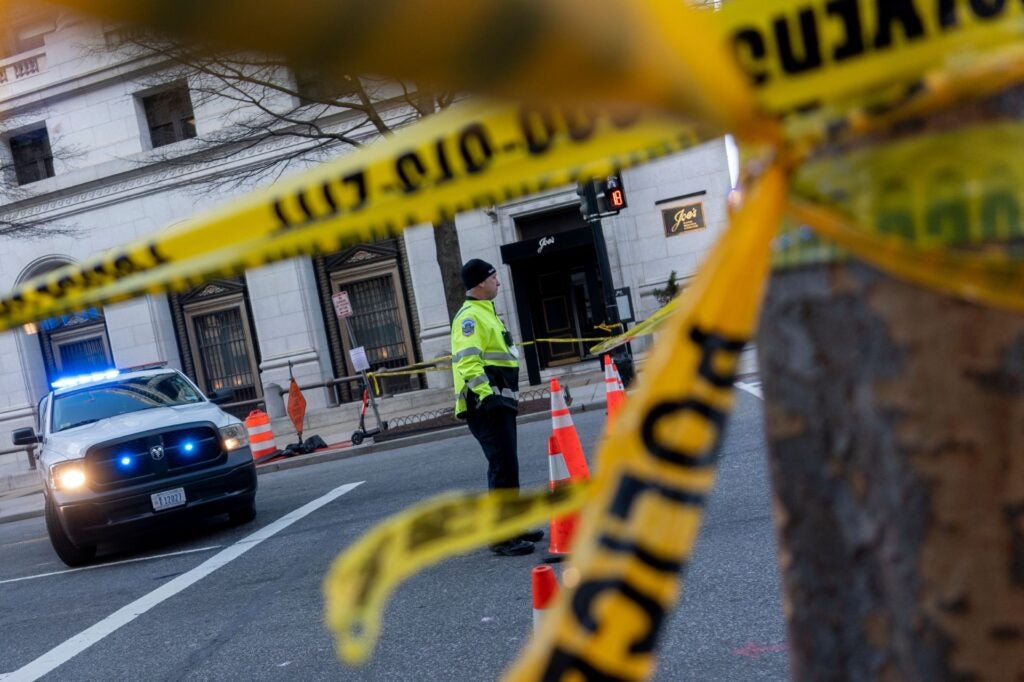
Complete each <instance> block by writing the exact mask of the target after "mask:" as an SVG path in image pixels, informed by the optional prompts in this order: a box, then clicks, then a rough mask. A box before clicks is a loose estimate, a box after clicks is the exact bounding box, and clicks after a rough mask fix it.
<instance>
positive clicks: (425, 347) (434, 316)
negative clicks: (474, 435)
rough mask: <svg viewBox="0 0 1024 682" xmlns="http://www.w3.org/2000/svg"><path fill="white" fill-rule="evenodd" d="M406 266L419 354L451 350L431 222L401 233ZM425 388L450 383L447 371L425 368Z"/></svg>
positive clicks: (428, 355) (432, 355)
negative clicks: (415, 318) (407, 264)
mask: <svg viewBox="0 0 1024 682" xmlns="http://www.w3.org/2000/svg"><path fill="white" fill-rule="evenodd" d="M403 239H405V247H406V252H407V253H408V254H409V269H410V270H411V272H410V275H411V277H412V282H413V287H414V288H415V291H416V311H415V313H416V315H417V317H418V318H419V325H420V357H422V358H423V360H424V361H429V360H431V359H433V358H436V357H438V356H441V355H448V354H449V353H450V352H451V341H450V340H449V330H450V328H451V327H450V325H451V321H450V320H449V319H448V307H447V305H446V304H445V300H444V283H443V282H442V281H441V268H440V267H438V265H437V260H436V259H435V258H434V253H435V252H434V229H433V228H432V227H431V226H430V225H420V226H417V227H413V228H409V229H407V230H406V231H405V234H404V236H403ZM426 378H427V387H428V388H445V387H449V386H452V377H451V374H450V373H448V372H427V374H426Z"/></svg>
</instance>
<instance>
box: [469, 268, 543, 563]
mask: <svg viewBox="0 0 1024 682" xmlns="http://www.w3.org/2000/svg"><path fill="white" fill-rule="evenodd" d="M461 274H462V284H463V285H464V286H465V288H466V302H465V303H464V304H463V305H462V308H461V309H460V310H459V312H458V313H456V315H455V319H454V320H453V321H452V333H451V337H452V374H453V375H454V377H455V416H456V417H458V418H459V419H465V420H466V422H467V423H468V425H469V430H470V432H471V433H472V434H473V437H474V438H476V439H477V441H478V442H479V443H480V447H481V448H483V451H484V456H485V457H487V487H489V488H490V489H492V490H494V489H496V488H512V489H518V488H519V454H518V449H517V446H516V414H517V412H518V409H519V352H518V350H517V349H516V347H515V345H514V344H513V343H512V335H511V334H509V333H508V331H507V330H506V329H505V325H504V324H502V322H501V320H500V319H499V318H498V314H497V312H495V309H494V298H495V297H496V296H497V295H498V287H499V286H501V285H500V284H499V282H498V273H497V272H496V271H495V269H494V266H493V265H491V264H490V263H487V262H485V261H482V260H480V259H478V258H474V259H472V260H470V261H468V262H467V263H466V264H465V265H463V266H462V273H461ZM542 537H544V532H543V531H540V530H535V531H531V532H528V533H524V534H523V535H520V536H519V537H516V538H512V539H511V540H508V541H506V542H502V543H500V544H497V545H492V546H491V550H492V551H493V552H494V553H495V554H498V555H501V556H518V555H522V554H529V553H530V552H532V551H533V543H534V542H537V541H538V540H540V539H541V538H542Z"/></svg>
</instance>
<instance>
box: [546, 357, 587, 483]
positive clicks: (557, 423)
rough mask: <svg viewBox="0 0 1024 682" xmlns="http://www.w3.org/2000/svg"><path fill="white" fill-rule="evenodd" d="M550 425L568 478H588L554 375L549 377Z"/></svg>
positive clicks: (585, 461) (584, 461)
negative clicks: (567, 469)
mask: <svg viewBox="0 0 1024 682" xmlns="http://www.w3.org/2000/svg"><path fill="white" fill-rule="evenodd" d="M551 427H552V435H554V436H555V438H557V439H558V445H559V451H560V452H561V453H562V454H563V455H564V457H565V463H566V465H567V466H568V467H569V478H571V479H573V480H574V481H575V480H580V479H582V480H586V479H588V478H590V469H588V468H587V459H586V457H584V456H583V446H582V445H581V444H580V437H579V434H577V433H576V426H575V425H574V424H573V423H572V415H571V414H569V406H568V405H566V404H565V396H564V395H563V394H562V386H561V384H559V383H558V379H557V378H555V377H551Z"/></svg>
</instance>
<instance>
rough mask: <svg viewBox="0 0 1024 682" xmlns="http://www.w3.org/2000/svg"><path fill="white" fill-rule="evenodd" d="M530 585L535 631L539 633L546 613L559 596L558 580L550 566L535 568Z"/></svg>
mask: <svg viewBox="0 0 1024 682" xmlns="http://www.w3.org/2000/svg"><path fill="white" fill-rule="evenodd" d="M530 583H531V587H532V588H533V631H534V632H537V630H539V629H540V626H541V624H542V623H543V622H544V612H545V611H547V610H548V609H549V608H551V604H553V603H554V601H555V597H557V596H558V578H556V577H555V570H554V569H553V568H551V567H550V566H534V568H533V571H532V572H531V574H530Z"/></svg>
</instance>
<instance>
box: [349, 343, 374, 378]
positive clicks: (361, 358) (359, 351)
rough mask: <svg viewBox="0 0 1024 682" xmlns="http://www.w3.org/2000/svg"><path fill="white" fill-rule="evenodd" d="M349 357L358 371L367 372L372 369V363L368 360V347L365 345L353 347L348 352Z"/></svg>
mask: <svg viewBox="0 0 1024 682" xmlns="http://www.w3.org/2000/svg"><path fill="white" fill-rule="evenodd" d="M348 357H349V359H351V360H352V367H353V369H355V371H357V372H367V371H369V369H370V363H369V362H367V360H366V349H365V348H364V347H363V346H358V347H356V348H353V349H352V350H350V351H349V352H348Z"/></svg>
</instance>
